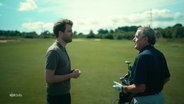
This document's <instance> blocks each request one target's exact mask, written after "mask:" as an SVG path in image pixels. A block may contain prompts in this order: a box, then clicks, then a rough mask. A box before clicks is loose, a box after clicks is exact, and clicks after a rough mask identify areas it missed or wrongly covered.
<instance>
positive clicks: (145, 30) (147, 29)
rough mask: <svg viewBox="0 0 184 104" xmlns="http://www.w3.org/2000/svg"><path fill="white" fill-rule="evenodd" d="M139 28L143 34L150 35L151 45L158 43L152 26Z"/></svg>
mask: <svg viewBox="0 0 184 104" xmlns="http://www.w3.org/2000/svg"><path fill="white" fill-rule="evenodd" d="M138 30H141V31H142V34H141V35H142V36H146V37H148V42H149V43H150V44H151V45H154V44H155V43H156V33H155V31H154V30H153V29H152V28H150V27H139V28H138Z"/></svg>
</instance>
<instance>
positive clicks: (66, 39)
mask: <svg viewBox="0 0 184 104" xmlns="http://www.w3.org/2000/svg"><path fill="white" fill-rule="evenodd" d="M62 40H63V41H64V42H65V43H70V42H72V35H70V36H69V35H64V36H63V38H62Z"/></svg>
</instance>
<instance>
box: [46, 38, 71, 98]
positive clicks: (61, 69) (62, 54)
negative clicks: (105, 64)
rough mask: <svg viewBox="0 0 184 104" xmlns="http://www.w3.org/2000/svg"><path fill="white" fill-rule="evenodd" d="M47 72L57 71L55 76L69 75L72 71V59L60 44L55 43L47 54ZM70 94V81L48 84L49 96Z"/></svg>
mask: <svg viewBox="0 0 184 104" xmlns="http://www.w3.org/2000/svg"><path fill="white" fill-rule="evenodd" d="M45 67H46V70H55V75H65V74H69V73H70V71H71V65H70V59H69V56H68V54H67V52H66V50H65V48H64V47H63V46H62V45H61V44H60V43H59V42H57V41H56V42H55V43H53V44H52V45H51V46H50V47H49V48H48V50H47V53H46V66H45ZM69 92H70V79H68V80H65V81H62V82H59V83H54V84H47V94H48V95H62V94H67V93H69Z"/></svg>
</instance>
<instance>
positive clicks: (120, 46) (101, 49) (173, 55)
mask: <svg viewBox="0 0 184 104" xmlns="http://www.w3.org/2000/svg"><path fill="white" fill-rule="evenodd" d="M53 42H54V40H53V39H47V40H44V39H35V40H21V41H12V42H7V43H0V73H1V75H0V102H1V103H2V104H45V103H46V87H45V85H46V84H45V79H44V77H45V76H44V67H45V53H46V50H47V48H48V47H49V46H50V45H51V44H52V43H53ZM183 42H184V40H170V41H162V42H158V43H157V44H156V46H155V47H156V48H158V49H160V50H161V51H162V52H163V53H164V54H165V57H166V59H167V62H168V66H169V69H170V72H171V81H170V82H168V83H167V85H166V86H165V88H164V91H163V92H164V95H165V101H166V104H182V103H184V101H183V92H184V89H183V85H184V84H183V81H182V79H183V74H184V70H183V69H184V65H183V61H184V55H183V53H184V44H183ZM133 45H134V44H133V42H132V41H127V40H101V41H95V40H86V39H74V40H73V42H72V43H70V44H68V45H67V50H68V53H69V55H70V58H71V62H72V67H73V68H78V69H80V70H81V71H82V74H81V76H80V78H78V79H72V80H71V81H72V88H71V94H72V104H112V102H113V101H115V100H116V99H118V93H116V92H115V91H114V89H113V88H112V84H113V83H112V81H113V80H116V81H119V77H120V76H122V75H124V74H125V73H126V72H127V65H126V64H124V61H125V60H130V61H131V62H133V61H134V59H135V57H136V55H137V54H138V51H136V50H135V49H134V48H133ZM11 93H13V94H21V95H22V96H16V97H10V96H9V95H10V94H11Z"/></svg>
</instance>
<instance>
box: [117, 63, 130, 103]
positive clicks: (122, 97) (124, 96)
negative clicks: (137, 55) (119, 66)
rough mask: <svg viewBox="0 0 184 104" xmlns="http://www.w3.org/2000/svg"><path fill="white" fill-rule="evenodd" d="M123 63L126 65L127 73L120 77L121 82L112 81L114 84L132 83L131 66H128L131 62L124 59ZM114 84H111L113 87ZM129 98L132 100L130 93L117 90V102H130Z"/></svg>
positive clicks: (124, 84)
mask: <svg viewBox="0 0 184 104" xmlns="http://www.w3.org/2000/svg"><path fill="white" fill-rule="evenodd" d="M125 63H126V64H127V65H128V73H127V74H126V75H125V76H123V77H120V81H121V84H120V83H118V82H115V81H114V84H115V86H116V85H120V86H127V85H130V84H132V73H131V72H132V67H131V66H130V64H131V62H130V61H125ZM115 86H113V87H115ZM131 100H132V94H131V93H129V92H125V91H120V92H119V100H118V104H130V102H131Z"/></svg>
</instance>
